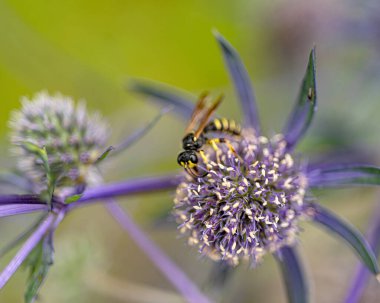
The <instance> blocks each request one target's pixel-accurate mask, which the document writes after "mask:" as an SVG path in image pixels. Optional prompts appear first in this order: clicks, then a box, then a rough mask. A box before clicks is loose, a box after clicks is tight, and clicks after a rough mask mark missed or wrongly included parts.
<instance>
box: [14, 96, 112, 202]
mask: <svg viewBox="0 0 380 303" xmlns="http://www.w3.org/2000/svg"><path fill="white" fill-rule="evenodd" d="M10 127H11V142H12V144H13V148H12V151H13V153H14V155H15V157H16V159H17V162H18V169H19V170H20V171H21V172H22V173H23V174H25V176H27V177H28V178H29V180H30V181H31V184H33V186H34V187H35V188H34V191H35V192H36V193H41V192H42V191H43V190H46V189H47V188H46V186H47V184H48V182H47V178H51V182H54V186H55V192H54V194H55V195H59V194H61V193H62V192H65V190H66V191H67V190H68V191H69V193H67V192H66V193H65V194H66V195H67V194H74V193H78V191H79V192H82V191H83V190H84V188H85V186H86V185H87V184H96V183H99V180H100V175H99V171H98V169H97V168H96V166H95V165H94V164H95V163H96V161H97V160H98V159H99V157H100V156H101V155H102V153H103V152H104V150H105V144H106V142H107V140H108V137H109V131H108V127H107V124H106V123H105V122H104V121H103V120H102V118H101V116H100V115H99V114H98V113H96V114H93V115H89V114H88V113H87V111H86V105H85V103H84V102H83V101H82V102H81V103H79V104H78V105H75V104H74V101H73V99H71V98H70V97H65V96H62V95H60V94H56V95H54V96H51V95H49V94H47V93H46V92H40V93H38V94H36V95H35V96H34V98H32V99H31V100H29V99H28V98H26V97H24V98H23V99H22V109H21V110H19V111H15V112H14V113H13V115H12V118H11V121H10ZM41 149H43V153H44V154H45V155H46V157H47V163H44V159H41V155H38V151H40V150H41ZM46 164H47V165H48V167H47V166H46ZM47 170H48V171H47Z"/></svg>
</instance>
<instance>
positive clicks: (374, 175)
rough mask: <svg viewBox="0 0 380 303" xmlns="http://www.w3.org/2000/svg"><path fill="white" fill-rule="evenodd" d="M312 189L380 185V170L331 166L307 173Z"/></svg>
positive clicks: (364, 167)
mask: <svg viewBox="0 0 380 303" xmlns="http://www.w3.org/2000/svg"><path fill="white" fill-rule="evenodd" d="M307 177H308V183H309V186H310V187H312V188H320V187H342V186H354V185H356V186H369V185H380V168H378V167H374V166H368V165H367V166H365V165H343V166H330V167H322V168H320V169H314V170H311V171H308V172H307Z"/></svg>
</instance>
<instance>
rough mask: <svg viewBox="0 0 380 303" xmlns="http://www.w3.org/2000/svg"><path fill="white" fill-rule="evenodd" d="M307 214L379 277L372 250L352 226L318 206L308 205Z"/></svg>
mask: <svg viewBox="0 0 380 303" xmlns="http://www.w3.org/2000/svg"><path fill="white" fill-rule="evenodd" d="M307 212H308V214H309V215H310V216H311V217H312V219H313V220H314V221H315V222H317V223H319V224H321V225H322V226H324V227H326V228H327V229H328V230H329V231H332V232H333V233H335V234H336V235H338V236H339V237H340V238H341V239H342V240H344V241H345V242H346V243H347V244H348V245H349V246H351V248H353V249H354V251H355V252H356V253H357V254H358V256H359V258H360V259H361V261H362V262H363V264H364V265H365V266H366V267H367V268H368V270H370V271H371V272H372V273H373V274H374V275H376V276H378V275H379V265H378V263H377V260H376V256H375V254H374V252H373V250H372V248H371V247H370V245H369V244H368V243H367V241H366V240H365V239H364V237H363V236H362V235H361V233H360V232H359V231H358V230H357V229H356V228H355V227H354V226H352V225H351V224H349V223H348V222H345V221H343V220H342V219H340V218H339V217H337V216H336V215H334V214H333V213H332V212H330V211H329V210H327V209H326V208H324V207H322V206H320V205H316V204H309V205H308V210H307Z"/></svg>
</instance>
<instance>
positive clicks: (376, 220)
mask: <svg viewBox="0 0 380 303" xmlns="http://www.w3.org/2000/svg"><path fill="white" fill-rule="evenodd" d="M366 238H367V241H368V243H369V244H370V245H371V247H372V248H373V250H374V252H375V255H377V256H378V255H379V253H380V203H378V205H377V208H376V210H375V212H374V216H373V219H372V221H371V223H370V226H369V229H368V232H367V237H366ZM368 279H369V271H368V270H367V268H366V267H365V266H363V265H362V264H359V265H358V267H357V269H356V273H355V275H354V278H353V279H352V283H351V286H350V288H349V290H348V292H347V296H346V299H345V301H344V302H346V303H358V302H359V301H360V298H361V297H362V295H363V292H364V289H365V286H366V284H367V281H368Z"/></svg>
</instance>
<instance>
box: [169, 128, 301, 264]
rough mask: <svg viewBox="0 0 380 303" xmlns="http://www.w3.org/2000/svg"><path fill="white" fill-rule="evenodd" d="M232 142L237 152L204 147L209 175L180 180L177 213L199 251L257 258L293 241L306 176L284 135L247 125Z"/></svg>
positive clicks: (232, 260)
mask: <svg viewBox="0 0 380 303" xmlns="http://www.w3.org/2000/svg"><path fill="white" fill-rule="evenodd" d="M230 142H231V143H232V144H233V147H234V152H232V151H231V149H230V148H228V147H227V146H225V145H224V146H223V145H221V146H220V147H219V149H218V150H217V151H214V149H213V148H211V147H206V149H205V154H206V155H208V157H209V158H208V159H207V163H203V165H202V164H200V169H202V168H203V169H204V170H206V171H207V175H206V176H205V177H202V178H192V177H190V176H188V177H187V179H186V180H185V181H183V182H182V183H181V184H180V185H179V187H178V189H177V195H176V198H175V204H176V206H175V211H174V213H175V216H176V217H177V221H179V222H181V224H180V230H181V232H182V233H188V234H189V235H190V237H189V240H188V242H189V244H190V245H198V246H199V248H200V251H201V252H204V253H206V254H207V255H208V256H210V257H211V258H213V259H216V260H226V261H227V262H228V263H231V264H235V265H236V264H238V262H239V259H241V258H248V257H250V258H251V259H252V261H253V263H256V262H258V261H259V260H260V259H261V257H262V256H263V255H264V254H265V253H266V252H267V251H269V252H275V251H277V250H278V249H279V248H281V247H283V246H285V245H292V244H294V241H295V240H296V236H297V233H298V224H297V222H298V220H299V217H300V215H301V214H302V206H303V200H304V196H305V189H306V185H307V180H306V177H305V175H304V173H303V171H302V167H301V163H299V162H298V161H295V160H294V159H293V157H292V156H291V155H290V154H289V153H288V152H287V150H286V141H285V140H284V138H283V137H282V136H281V135H277V136H274V137H273V138H271V139H268V138H266V137H263V136H260V137H257V136H256V135H255V132H254V130H252V129H246V130H244V131H243V132H242V135H241V138H240V137H239V138H231V139H230Z"/></svg>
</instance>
